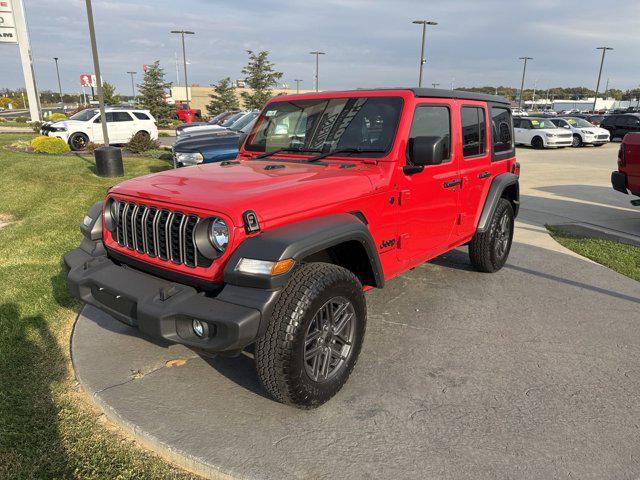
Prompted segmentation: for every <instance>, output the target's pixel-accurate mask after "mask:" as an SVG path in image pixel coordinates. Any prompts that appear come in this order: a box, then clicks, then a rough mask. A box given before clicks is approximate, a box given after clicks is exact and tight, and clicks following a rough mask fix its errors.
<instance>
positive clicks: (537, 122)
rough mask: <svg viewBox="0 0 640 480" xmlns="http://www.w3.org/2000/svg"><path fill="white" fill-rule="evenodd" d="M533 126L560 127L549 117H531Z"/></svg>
mask: <svg viewBox="0 0 640 480" xmlns="http://www.w3.org/2000/svg"><path fill="white" fill-rule="evenodd" d="M531 128H535V129H540V128H558V127H557V126H556V125H554V124H553V122H552V121H551V120H549V119H548V118H533V119H531Z"/></svg>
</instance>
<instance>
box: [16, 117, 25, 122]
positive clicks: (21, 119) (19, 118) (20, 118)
mask: <svg viewBox="0 0 640 480" xmlns="http://www.w3.org/2000/svg"><path fill="white" fill-rule="evenodd" d="M14 120H15V122H16V123H27V122H28V121H29V119H28V118H27V117H16V118H15V119H14Z"/></svg>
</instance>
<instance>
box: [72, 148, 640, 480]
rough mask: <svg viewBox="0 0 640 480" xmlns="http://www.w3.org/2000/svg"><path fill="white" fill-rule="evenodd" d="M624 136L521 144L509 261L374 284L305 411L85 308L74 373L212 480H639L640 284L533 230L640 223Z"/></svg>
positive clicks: (246, 372)
mask: <svg viewBox="0 0 640 480" xmlns="http://www.w3.org/2000/svg"><path fill="white" fill-rule="evenodd" d="M616 151H617V145H609V146H605V147H602V148H600V149H593V148H592V149H586V148H585V149H579V150H574V149H565V150H561V151H536V150H528V149H519V151H518V156H519V160H520V162H521V164H522V171H523V173H522V175H523V178H522V195H523V198H522V214H521V216H520V218H519V221H518V224H517V230H516V235H515V242H514V246H513V250H512V254H511V257H510V259H509V262H508V264H507V266H506V267H505V268H504V269H503V270H502V271H500V272H498V273H496V274H493V275H488V274H481V273H478V272H475V271H473V270H472V269H471V267H470V265H469V262H468V259H467V255H466V250H465V249H460V250H458V251H454V252H451V253H449V254H447V255H445V256H443V257H440V258H438V259H436V260H434V261H432V262H430V263H428V264H424V265H422V266H420V267H418V268H416V269H414V270H413V271H410V272H407V273H405V274H403V275H401V276H399V277H398V278H396V279H394V280H393V281H390V282H388V284H387V287H386V288H385V289H384V290H381V291H377V290H376V291H371V292H369V293H368V294H367V302H368V309H369V324H368V328H367V336H366V338H365V343H364V347H363V351H362V355H361V358H360V361H359V364H358V366H357V367H356V369H355V371H354V374H353V376H352V377H351V379H350V380H349V382H348V383H347V384H346V386H345V388H344V389H343V390H342V391H341V392H340V393H339V394H338V395H337V396H336V397H335V398H334V399H333V400H331V401H330V402H329V403H328V404H326V405H324V406H323V407H321V408H319V409H317V410H314V411H299V410H296V409H293V408H291V407H287V406H284V405H281V404H278V403H276V402H273V401H272V400H270V399H269V398H267V397H266V396H265V392H264V391H263V390H262V388H261V387H260V385H259V383H258V379H257V376H256V374H255V372H254V371H253V366H252V359H251V358H250V355H245V356H241V357H238V358H235V359H224V358H215V359H210V358H201V357H199V356H198V355H196V354H194V353H193V352H191V351H190V350H188V349H186V348H184V347H181V346H167V345H158V344H153V343H150V342H148V341H146V340H143V339H141V338H139V337H138V335H137V333H136V331H134V330H132V329H130V328H128V327H126V326H124V325H122V324H120V323H118V322H116V321H114V320H113V319H111V318H110V317H108V316H106V315H105V314H103V313H101V312H100V311H98V310H96V309H94V308H91V307H87V308H85V309H84V311H83V313H82V314H81V316H80V317H79V320H78V323H77V324H76V328H75V332H74V335H73V340H72V354H73V362H74V367H75V369H76V373H77V375H78V378H79V379H80V381H81V383H82V384H83V386H84V387H85V389H86V390H87V391H88V392H90V393H91V394H92V395H93V397H94V399H95V400H96V401H97V402H98V403H99V404H100V405H101V406H102V407H103V409H104V411H105V413H106V414H107V415H108V416H109V417H110V418H112V419H114V420H115V421H116V422H117V423H119V424H121V425H122V426H124V427H125V428H126V429H128V430H129V431H130V432H131V433H133V434H134V435H135V436H136V437H137V438H138V439H139V440H140V441H141V442H143V443H144V444H146V445H147V446H150V447H151V448H153V449H155V450H157V451H160V452H162V453H163V454H164V455H167V456H168V457H170V458H172V459H173V460H174V461H176V462H178V463H179V464H181V465H183V466H186V467H188V468H191V469H192V470H195V471H197V472H199V473H202V474H205V475H208V476H211V477H213V478H228V477H227V476H228V475H229V476H232V477H234V478H251V479H253V478H260V479H272V478H273V479H280V478H301V479H303V478H304V479H307V478H314V479H324V478H327V479H328V478H335V477H340V478H354V479H355V478H384V479H389V478H394V479H401V478H451V479H460V478H470V479H471V478H473V479H476V478H522V479H549V478H581V479H585V478H593V479H603V478H638V476H640V460H639V457H638V454H639V453H640V436H639V435H638V430H639V428H640V427H639V426H638V422H637V421H636V419H637V418H639V416H640V403H639V402H638V400H637V399H638V397H639V396H640V368H639V367H638V365H639V364H640V330H639V329H638V328H637V327H638V321H639V320H640V315H639V314H638V307H639V305H640V288H639V287H638V283H637V282H635V281H633V280H631V279H628V278H626V277H623V276H621V275H619V274H616V273H615V272H613V271H611V270H608V269H606V268H604V267H601V266H599V265H597V264H595V263H593V262H591V261H588V260H586V259H583V258H581V257H579V256H577V255H575V254H573V253H572V252H569V251H568V250H566V249H564V248H563V247H561V246H560V245H558V244H557V243H556V242H555V241H553V240H552V239H551V238H550V237H549V236H548V235H547V233H546V231H545V229H544V227H543V226H542V225H543V224H544V223H548V222H552V223H553V221H554V220H555V219H558V223H562V222H565V223H566V222H569V221H572V222H591V223H593V222H596V221H597V222H598V223H600V224H603V226H604V227H605V228H607V229H619V230H620V231H622V232H623V233H624V232H627V233H628V234H633V233H637V230H636V229H637V228H638V223H640V210H638V209H635V210H634V209H633V207H631V206H630V205H629V204H628V198H626V197H624V196H623V195H619V194H617V193H615V192H613V191H610V187H608V178H609V173H610V171H611V169H612V168H614V166H615V153H616Z"/></svg>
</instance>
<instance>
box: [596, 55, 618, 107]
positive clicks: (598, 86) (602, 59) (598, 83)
mask: <svg viewBox="0 0 640 480" xmlns="http://www.w3.org/2000/svg"><path fill="white" fill-rule="evenodd" d="M596 50H602V58H601V59H600V71H599V72H598V82H597V83H596V94H595V96H594V98H593V113H596V102H597V101H598V90H599V89H600V77H602V66H603V65H604V56H605V55H606V53H607V50H613V48H611V47H598V48H596Z"/></svg>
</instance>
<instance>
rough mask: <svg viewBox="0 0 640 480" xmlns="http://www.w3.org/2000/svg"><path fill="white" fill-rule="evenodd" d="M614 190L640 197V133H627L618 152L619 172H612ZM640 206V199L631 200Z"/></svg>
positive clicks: (633, 203)
mask: <svg viewBox="0 0 640 480" xmlns="http://www.w3.org/2000/svg"><path fill="white" fill-rule="evenodd" d="M611 185H612V186H613V189H614V190H617V191H618V192H622V193H624V194H628V193H629V192H630V193H631V194H632V195H635V196H636V197H640V133H627V134H626V135H625V136H624V138H623V139H622V143H621V144H620V150H618V170H617V171H615V172H611ZM631 204H632V205H635V206H638V205H640V199H634V200H631Z"/></svg>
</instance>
